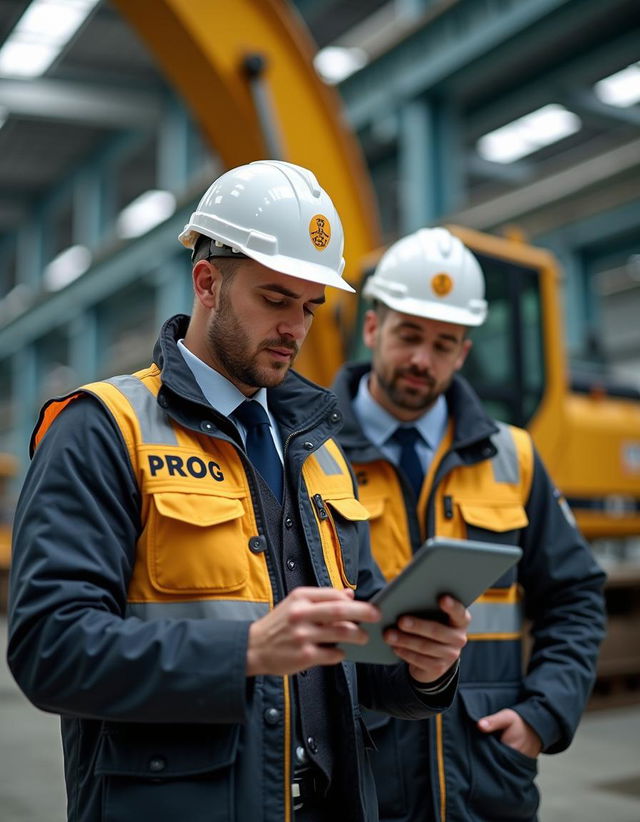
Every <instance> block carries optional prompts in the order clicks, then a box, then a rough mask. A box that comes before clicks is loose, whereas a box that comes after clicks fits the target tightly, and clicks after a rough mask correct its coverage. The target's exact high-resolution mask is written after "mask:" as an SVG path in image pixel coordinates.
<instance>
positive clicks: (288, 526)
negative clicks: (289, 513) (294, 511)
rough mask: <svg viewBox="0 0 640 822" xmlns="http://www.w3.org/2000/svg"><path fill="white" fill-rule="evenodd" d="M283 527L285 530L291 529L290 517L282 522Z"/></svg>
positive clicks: (291, 521)
mask: <svg viewBox="0 0 640 822" xmlns="http://www.w3.org/2000/svg"><path fill="white" fill-rule="evenodd" d="M284 527H285V528H293V520H292V519H291V517H287V518H286V519H285V521H284Z"/></svg>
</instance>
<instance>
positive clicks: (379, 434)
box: [353, 371, 449, 451]
mask: <svg viewBox="0 0 640 822" xmlns="http://www.w3.org/2000/svg"><path fill="white" fill-rule="evenodd" d="M370 373H371V372H370V371H368V372H367V373H366V374H363V376H362V377H361V378H360V382H359V384H358V391H357V393H356V396H355V398H354V400H353V410H354V411H355V413H356V416H357V417H358V420H359V422H360V425H361V426H362V429H363V431H364V433H365V434H366V435H367V437H368V439H369V440H371V442H372V443H373V444H374V445H376V446H377V447H378V448H381V447H382V446H383V445H384V444H385V443H386V442H387V441H388V440H389V437H391V435H392V434H393V433H394V431H395V430H396V428H397V427H398V425H399V424H401V423H399V421H398V420H397V419H396V418H395V417H394V416H393V415H392V414H390V413H389V412H388V411H387V410H386V409H384V408H383V407H382V406H381V405H379V404H378V403H377V402H376V401H375V400H374V398H373V397H372V396H371V393H370V391H369V374H370ZM448 417H449V411H448V408H447V401H446V399H445V398H444V394H441V395H440V396H439V397H438V399H437V400H436V401H435V403H434V404H433V405H432V406H431V408H430V409H429V410H428V411H426V412H425V413H424V414H423V415H422V416H421V417H419V418H418V419H417V420H415V421H414V422H412V423H411V425H412V426H415V427H416V428H417V429H418V431H419V433H420V435H421V436H422V438H423V439H424V441H425V442H426V443H428V444H429V447H430V448H431V449H432V450H434V451H435V450H437V448H438V446H439V445H440V442H441V440H442V438H443V437H444V434H445V431H446V429H447V422H448Z"/></svg>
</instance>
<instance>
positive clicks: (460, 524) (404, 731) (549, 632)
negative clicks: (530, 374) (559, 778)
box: [333, 365, 604, 822]
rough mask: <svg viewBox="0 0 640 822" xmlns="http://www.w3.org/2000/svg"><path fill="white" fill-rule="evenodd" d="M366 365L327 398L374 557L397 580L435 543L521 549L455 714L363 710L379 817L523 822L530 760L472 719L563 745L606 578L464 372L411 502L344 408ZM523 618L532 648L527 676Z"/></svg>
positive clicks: (587, 678) (483, 624) (548, 745)
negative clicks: (334, 408)
mask: <svg viewBox="0 0 640 822" xmlns="http://www.w3.org/2000/svg"><path fill="white" fill-rule="evenodd" d="M368 369H369V366H368V365H361V366H356V365H351V366H347V367H345V368H344V369H342V371H341V372H340V373H339V375H338V377H337V380H336V383H335V384H334V386H333V389H334V391H335V393H336V395H337V396H338V400H339V403H340V407H341V409H342V412H343V414H344V417H345V422H344V426H343V428H342V430H341V432H340V435H339V439H340V442H341V444H342V446H343V448H344V450H345V453H346V454H347V456H348V457H349V459H350V461H351V463H352V466H353V468H354V471H355V473H356V478H357V480H358V484H359V491H360V500H361V501H362V502H363V504H364V505H365V506H366V507H367V508H368V510H369V513H370V515H371V519H370V527H371V542H372V550H373V554H374V557H375V559H376V560H377V562H378V564H379V566H380V568H381V570H382V572H383V573H384V575H385V577H386V578H387V579H392V578H393V577H395V576H396V575H397V574H398V573H399V572H400V571H401V570H402V568H403V567H404V566H405V565H406V564H407V562H408V561H409V560H410V558H411V556H412V554H413V552H415V551H416V550H417V549H418V548H419V547H420V546H421V544H422V542H423V541H424V540H425V539H426V538H428V537H431V536H448V537H454V538H458V539H465V538H468V539H476V540H481V541H487V542H498V543H503V544H510V545H518V546H520V547H521V548H522V551H523V556H522V559H521V561H520V563H519V565H518V567H517V568H514V569H512V570H510V571H509V572H507V573H506V574H505V575H504V576H503V577H502V578H501V579H500V580H498V581H497V582H496V583H495V585H494V587H492V588H491V589H489V590H488V591H487V592H486V593H485V594H484V595H482V596H481V597H479V599H478V600H476V602H475V603H474V604H473V605H472V606H471V608H470V611H471V614H472V622H471V625H470V630H469V642H468V644H467V646H466V647H465V649H464V650H463V653H462V657H461V668H460V687H459V690H458V694H457V696H456V699H455V701H454V705H453V706H452V708H450V709H449V711H447V712H446V714H443V715H440V716H437V717H436V718H435V720H433V721H429V722H425V723H423V722H418V723H407V722H403V721H396V720H391V719H390V718H389V717H383V716H382V715H380V714H374V713H370V714H368V715H367V722H368V724H369V727H370V730H371V731H372V734H373V737H374V741H375V743H376V747H377V750H376V751H375V752H374V754H373V755H372V757H373V765H374V771H375V773H376V778H377V787H378V794H379V799H380V812H381V819H382V820H387V819H388V820H391V819H393V820H394V822H396V820H398V822H399V820H405V822H413V821H414V820H418V819H423V818H428V819H434V820H437V821H438V822H481V821H482V822H497V820H505V821H506V820H509V822H516V820H528V822H531V821H532V820H534V819H536V811H537V806H538V801H539V797H538V792H537V788H536V786H535V784H534V781H533V780H534V777H535V775H536V762H535V760H533V759H530V758H528V757H526V756H524V755H523V754H520V753H519V752H518V751H515V750H513V749H511V748H507V747H506V746H505V745H503V744H502V743H501V742H500V741H499V740H497V739H495V738H493V737H492V736H485V735H483V734H482V733H481V732H480V731H478V730H477V729H476V727H475V724H476V722H477V720H478V719H480V718H481V717H482V716H485V715H488V714H491V713H494V712H496V711H498V710H500V709H502V708H506V707H509V708H515V709H516V710H517V711H518V712H519V713H520V714H521V716H522V717H523V718H524V719H525V721H526V722H528V723H529V724H530V725H531V726H532V727H533V728H534V730H535V731H536V732H537V733H538V735H539V736H540V738H541V739H542V742H543V748H544V750H545V751H546V752H548V753H553V752H555V751H560V750H563V749H564V748H565V747H566V746H567V745H568V744H569V742H570V740H571V737H572V735H573V732H574V731H575V727H576V725H577V723H578V720H579V718H580V715H581V713H582V710H583V708H584V705H585V703H586V700H587V698H588V695H589V692H590V689H591V686H592V684H593V680H594V678H595V661H596V655H597V648H598V644H599V642H600V640H601V638H602V635H603V626H604V604H603V597H602V584H603V574H602V572H601V570H600V569H599V568H598V566H597V564H596V563H595V562H594V560H593V558H592V556H591V554H590V551H589V549H588V547H587V546H586V544H585V543H584V541H583V540H582V538H581V537H580V535H579V534H578V532H577V531H576V529H575V527H574V525H573V523H572V518H571V517H570V514H568V511H567V508H566V504H565V503H564V501H563V500H562V499H561V498H560V497H559V495H558V493H557V491H556V490H555V488H554V486H553V485H552V483H551V482H550V480H549V477H548V476H547V474H546V471H545V469H544V467H543V466H542V464H541V462H540V460H539V457H538V456H537V454H536V452H535V449H534V447H533V445H532V442H531V439H530V437H529V435H528V433H527V432H525V431H523V430H521V429H518V428H514V427H512V426H508V425H504V424H502V423H497V422H495V421H493V420H491V419H490V418H488V417H487V415H486V414H485V412H484V411H483V409H482V407H481V405H480V402H479V400H478V398H477V396H476V395H475V394H474V392H473V391H472V390H471V388H470V387H469V385H468V384H467V383H466V381H465V380H464V379H463V378H461V377H456V378H454V381H453V383H452V385H451V387H450V389H449V390H448V392H447V395H446V399H447V405H448V409H449V415H450V423H449V427H448V430H447V432H446V435H445V437H444V440H443V442H442V443H441V445H440V447H439V449H438V452H437V453H436V454H435V456H434V458H433V460H432V463H431V465H430V466H429V469H428V471H427V475H426V477H425V480H424V484H423V487H422V490H421V493H420V497H419V499H418V500H417V501H416V499H415V496H414V495H413V492H412V490H411V489H410V486H409V483H408V482H407V481H406V479H405V478H404V477H403V476H402V475H401V472H400V471H399V470H398V469H397V468H396V467H395V466H394V465H393V464H391V463H390V462H389V461H388V459H387V458H386V457H385V456H384V455H383V454H381V452H380V451H379V450H378V449H377V448H375V447H374V446H373V445H372V444H371V443H370V442H369V441H368V440H367V439H366V437H365V435H364V432H363V431H362V428H361V426H360V424H359V422H358V420H357V419H356V417H355V414H354V412H353V407H352V401H353V398H354V397H355V394H356V392H357V388H358V384H359V381H360V379H361V378H362V376H363V375H364V374H366V373H367V372H368ZM460 573H461V574H463V573H464V568H461V569H460ZM527 620H528V621H529V622H530V624H531V628H532V635H533V642H532V644H531V648H530V659H529V663H528V667H526V668H525V667H523V664H524V663H523V636H524V631H525V625H526V624H528V623H527ZM425 806H426V807H427V808H428V811H427V812H425Z"/></svg>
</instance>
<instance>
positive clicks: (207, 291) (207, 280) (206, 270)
mask: <svg viewBox="0 0 640 822" xmlns="http://www.w3.org/2000/svg"><path fill="white" fill-rule="evenodd" d="M192 277H193V291H194V293H195V295H196V299H197V300H198V302H200V303H201V304H202V305H203V306H204V307H205V308H217V306H218V298H219V296H220V283H221V282H222V274H221V272H220V270H219V269H218V268H217V267H216V266H215V265H213V263H211V262H209V260H198V262H197V263H196V264H195V265H194V266H193V271H192Z"/></svg>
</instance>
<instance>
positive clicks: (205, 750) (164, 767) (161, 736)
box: [95, 724, 239, 779]
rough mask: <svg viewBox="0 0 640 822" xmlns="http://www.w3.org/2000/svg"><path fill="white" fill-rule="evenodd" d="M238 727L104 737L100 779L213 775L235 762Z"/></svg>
mask: <svg viewBox="0 0 640 822" xmlns="http://www.w3.org/2000/svg"><path fill="white" fill-rule="evenodd" d="M238 734H239V726H238V725H234V724H230V725H216V726H209V728H208V729H206V730H204V731H202V730H198V731H196V730H195V729H190V728H188V729H185V727H184V726H178V727H176V726H166V725H162V726H159V727H155V728H153V730H151V729H149V728H145V727H144V726H143V725H139V726H138V727H137V728H136V729H135V731H132V730H129V728H128V726H126V725H125V726H123V728H122V729H119V728H116V729H114V730H109V731H107V732H105V733H103V735H102V737H101V740H100V747H99V749H98V754H97V757H96V765H95V773H96V775H97V776H102V775H111V776H135V777H143V778H148V779H149V778H150V779H172V778H177V777H181V776H189V775H192V774H201V773H211V772H213V771H216V770H218V769H220V768H224V767H226V766H228V765H230V764H231V763H232V762H234V761H235V758H236V751H237V747H238Z"/></svg>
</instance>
